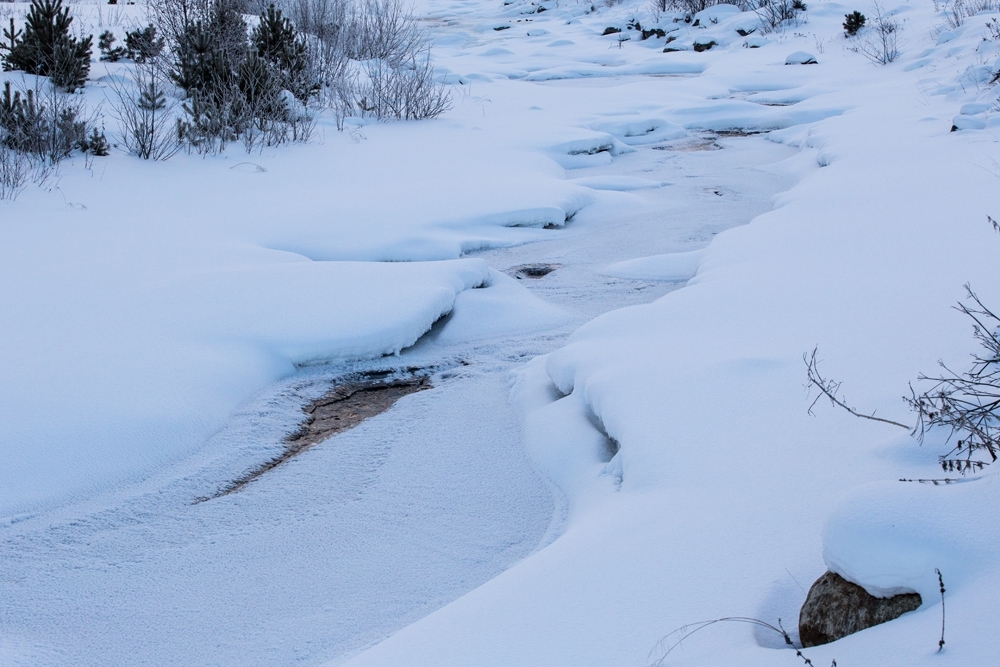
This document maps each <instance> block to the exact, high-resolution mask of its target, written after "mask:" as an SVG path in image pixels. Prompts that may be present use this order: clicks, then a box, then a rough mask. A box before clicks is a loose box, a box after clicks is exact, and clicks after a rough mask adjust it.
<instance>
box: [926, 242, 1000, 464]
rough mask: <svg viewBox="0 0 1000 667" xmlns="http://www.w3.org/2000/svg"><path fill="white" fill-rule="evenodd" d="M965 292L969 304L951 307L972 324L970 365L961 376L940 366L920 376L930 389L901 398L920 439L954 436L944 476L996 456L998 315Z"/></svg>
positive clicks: (943, 460) (999, 446) (999, 448)
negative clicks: (943, 432) (934, 431)
mask: <svg viewBox="0 0 1000 667" xmlns="http://www.w3.org/2000/svg"><path fill="white" fill-rule="evenodd" d="M994 224H996V223H994ZM965 290H966V293H967V295H968V298H969V300H970V301H971V302H972V305H971V306H967V305H966V304H964V303H960V304H958V306H956V308H957V309H958V311H959V312H961V313H963V314H964V315H966V316H968V317H969V318H970V319H971V320H972V330H973V336H974V337H975V338H976V340H977V341H978V342H979V344H980V346H981V347H982V350H983V351H982V352H980V353H978V354H974V355H972V367H971V368H970V369H969V370H968V371H965V372H963V373H956V372H954V371H952V370H951V369H950V368H948V367H947V366H945V365H944V364H943V363H941V364H940V366H941V369H942V371H943V372H942V374H940V375H934V376H927V375H920V376H919V377H918V379H919V380H921V381H929V382H931V383H932V385H931V388H930V389H928V390H926V391H924V392H923V393H921V394H919V395H918V394H916V393H915V392H913V393H912V395H911V397H910V398H908V399H906V400H907V402H908V403H909V405H910V407H911V408H912V409H913V410H914V411H916V413H917V416H918V428H917V432H918V434H919V435H920V438H921V440H922V439H923V436H924V433H925V432H926V431H927V429H929V428H932V427H935V426H941V427H944V428H947V429H948V430H949V432H950V437H949V441H950V439H951V438H955V444H954V447H952V449H951V451H949V452H948V453H946V454H944V455H943V456H941V457H940V464H941V468H942V469H943V470H945V471H946V472H952V471H958V472H961V473H966V472H969V471H976V470H981V469H982V467H983V466H984V465H986V464H987V463H991V462H993V461H996V460H997V456H998V455H1000V317H997V315H996V314H995V313H993V312H992V311H991V310H990V309H989V308H987V307H986V306H985V305H983V302H982V301H980V299H979V297H978V296H976V293H975V292H973V291H972V288H971V287H969V285H966V286H965ZM956 436H957V437H956ZM984 455H985V456H988V458H989V460H988V461H987V460H984V459H983V456H984Z"/></svg>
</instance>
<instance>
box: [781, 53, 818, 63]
mask: <svg viewBox="0 0 1000 667" xmlns="http://www.w3.org/2000/svg"><path fill="white" fill-rule="evenodd" d="M785 64H786V65H815V64H817V62H816V56H814V55H813V54H811V53H806V52H805V51H796V52H795V53H793V54H792V55H790V56H788V57H787V58H785Z"/></svg>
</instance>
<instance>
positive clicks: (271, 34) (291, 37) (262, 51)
mask: <svg viewBox="0 0 1000 667" xmlns="http://www.w3.org/2000/svg"><path fill="white" fill-rule="evenodd" d="M250 43H251V44H252V46H253V48H254V49H256V51H257V55H258V56H260V57H261V58H263V59H264V61H266V62H267V63H268V64H269V65H271V67H273V68H275V69H276V70H277V71H278V73H279V76H280V79H281V85H282V87H283V88H286V89H287V90H289V91H291V93H292V94H293V95H295V97H296V98H297V99H298V100H299V101H301V102H306V101H307V100H308V99H309V98H310V97H311V96H312V95H314V94H316V92H317V91H318V90H319V83H318V82H317V81H316V80H315V77H312V76H310V73H309V50H308V47H307V46H306V42H305V40H304V39H302V37H301V36H300V35H299V33H298V32H297V31H296V30H295V26H294V25H292V22H291V21H289V20H288V18H287V17H285V16H283V15H282V13H281V10H280V9H277V8H275V6H274V5H270V6H269V7H268V8H267V11H266V12H264V13H263V14H261V17H260V23H259V24H258V25H257V27H256V28H254V29H253V33H252V34H251V35H250Z"/></svg>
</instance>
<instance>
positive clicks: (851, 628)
mask: <svg viewBox="0 0 1000 667" xmlns="http://www.w3.org/2000/svg"><path fill="white" fill-rule="evenodd" d="M920 603H921V599H920V594H919V593H902V594H900V595H894V596H893V597H891V598H877V597H875V596H874V595H872V594H871V593H869V592H868V591H866V590H865V589H863V588H862V587H861V586H858V585H857V584H852V583H851V582H849V581H847V580H846V579H844V578H843V577H841V576H840V575H839V574H834V573H833V572H827V573H826V574H824V575H823V576H822V577H820V578H819V579H817V580H816V583H814V584H813V585H812V588H810V589H809V595H808V596H807V597H806V602H805V604H803V605H802V611H800V612H799V641H801V642H802V646H803V647H807V646H819V645H820V644H829V643H830V642H832V641H836V640H838V639H840V638H841V637H846V636H847V635H851V634H854V633H855V632H860V631H861V630H864V629H865V628H870V627H872V626H873V625H878V624H880V623H885V622H887V621H891V620H892V619H894V618H899V617H900V616H902V615H903V614H905V613H906V612H908V611H913V610H914V609H916V608H917V607H919V606H920Z"/></svg>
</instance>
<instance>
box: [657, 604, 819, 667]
mask: <svg viewBox="0 0 1000 667" xmlns="http://www.w3.org/2000/svg"><path fill="white" fill-rule="evenodd" d="M723 622H725V623H747V624H749V625H756V626H759V627H762V628H767V629H768V630H772V631H773V632H776V633H778V634H779V635H781V636H782V638H783V639H784V640H785V644H787V645H788V646H791V647H792V648H793V649H795V655H797V656H799V657H800V658H802V660H803V662H805V664H806V665H807V667H814V665H813V663H812V661H811V660H810V659H809V658H807V657H806V656H805V655H803V653H802V651H801V650H800V649H799V647H797V646H796V645H795V643H794V642H793V641H792V638H791V636H790V635H789V634H788V633H787V632H786V631H785V628H784V626H782V625H781V619H780V618H779V619H778V626H777V627H775V626H773V625H771V624H770V623H767V622H765V621H762V620H760V619H758V618H749V617H747V616H727V617H725V618H716V619H714V620H711V621H699V622H697V623H689V624H688V625H682V626H681V627H679V628H677V629H676V630H674V631H673V632H671V633H669V634H667V635H666V636H665V637H663V639H661V640H660V641H658V642H657V643H656V646H654V647H653V650H651V651H650V652H649V656H647V658H646V659H647V660H648V659H650V658H652V657H653V654H654V653H657V652H658V651H664V647H665V645H666V642H667V640H668V639H669V638H670V637H673V636H674V635H680V637H679V638H678V639H677V641H675V642H674V643H673V644H671V645H670V646H669V647H667V648H666V650H665V651H664V652H663V655H662V656H661V657H660V659H659V660H657V661H656V662H654V663H652V665H651V666H650V667H660V666H661V665H663V663H664V661H665V660H666V659H667V656H668V655H670V652H671V651H673V650H674V649H675V648H677V647H678V646H680V645H681V642H683V641H684V640H685V639H687V638H688V637H690V636H691V635H693V634H694V633H696V632H698V631H699V630H704V629H705V628H707V627H708V626H710V625H715V624H716V623H723ZM691 628H694V629H693V630H692V629H691ZM830 667H837V661H836V660H834V661H833V664H832V665H831V666H830Z"/></svg>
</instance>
